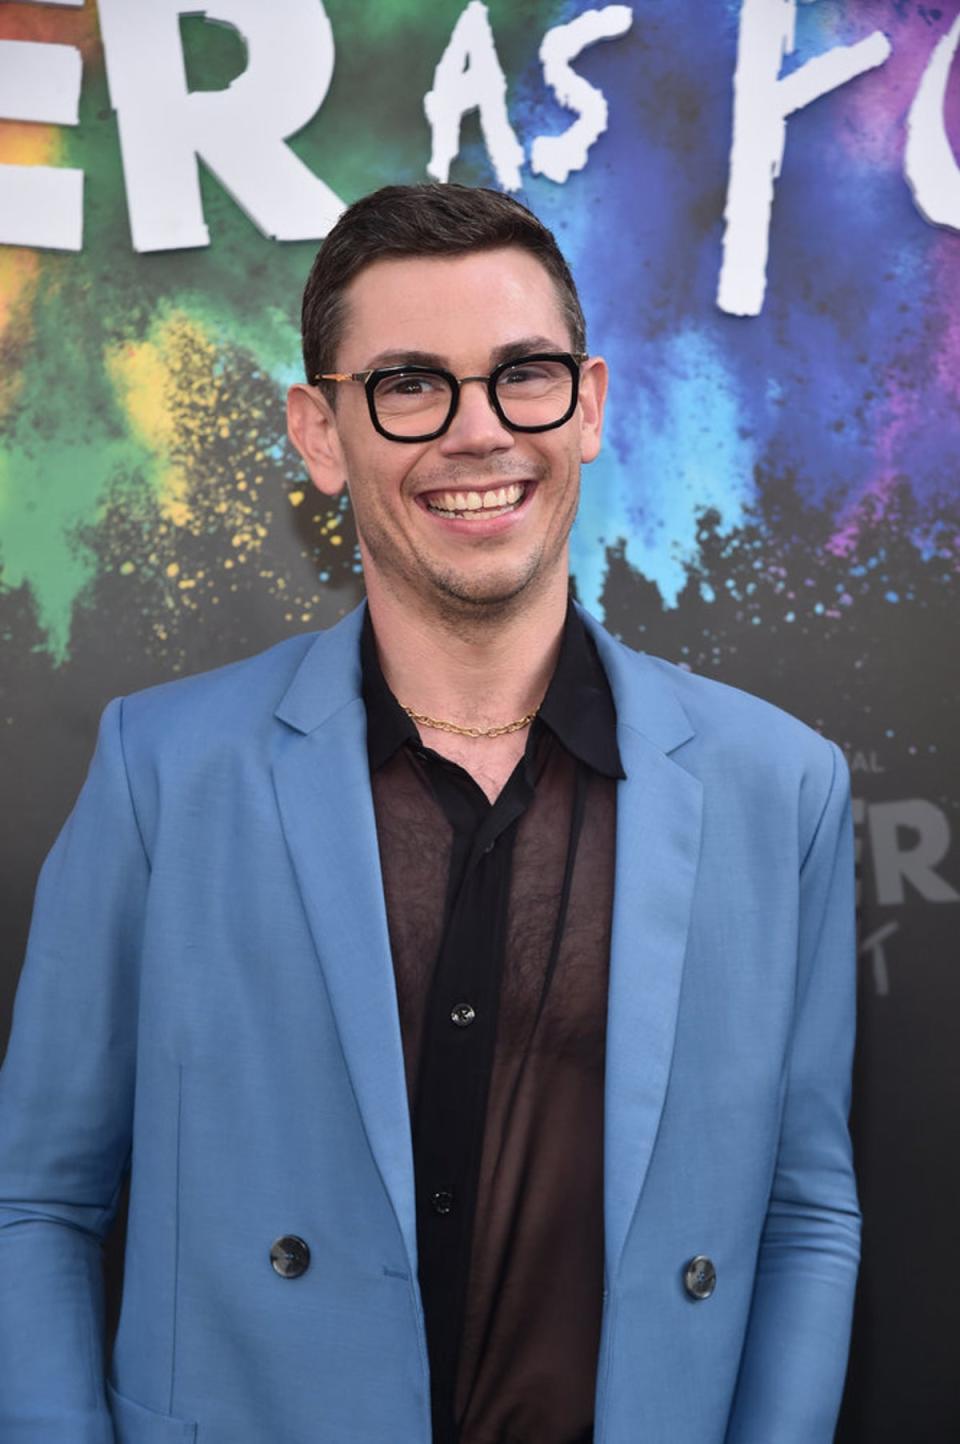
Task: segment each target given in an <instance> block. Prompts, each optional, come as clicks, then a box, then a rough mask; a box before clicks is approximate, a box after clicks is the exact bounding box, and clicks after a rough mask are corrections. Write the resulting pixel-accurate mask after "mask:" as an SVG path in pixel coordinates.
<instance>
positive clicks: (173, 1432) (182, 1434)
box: [107, 1379, 197, 1444]
mask: <svg viewBox="0 0 960 1444" xmlns="http://www.w3.org/2000/svg"><path fill="white" fill-rule="evenodd" d="M107 1403H108V1404H109V1405H110V1413H111V1414H112V1416H113V1427H114V1430H115V1432H116V1436H117V1444H195V1441H196V1437H197V1426H196V1424H191V1423H189V1422H188V1421H187V1420H186V1419H175V1418H174V1417H173V1415H172V1414H157V1413H156V1412H155V1411H154V1410H153V1409H145V1408H144V1406H143V1405H142V1404H135V1403H134V1402H133V1400H132V1399H127V1398H125V1397H124V1395H123V1394H118V1393H117V1391H116V1389H115V1388H114V1387H113V1385H112V1384H111V1383H110V1380H109V1379H108V1380H107Z"/></svg>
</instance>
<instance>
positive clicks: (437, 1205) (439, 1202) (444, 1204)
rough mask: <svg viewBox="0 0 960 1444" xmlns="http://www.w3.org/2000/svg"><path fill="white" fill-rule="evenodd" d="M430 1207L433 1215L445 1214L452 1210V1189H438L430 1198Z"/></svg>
mask: <svg viewBox="0 0 960 1444" xmlns="http://www.w3.org/2000/svg"><path fill="white" fill-rule="evenodd" d="M430 1205H431V1207H432V1208H433V1211H434V1213H439V1214H447V1213H449V1212H450V1211H451V1209H452V1208H453V1189H452V1188H438V1189H437V1191H436V1193H433V1194H431V1196H430Z"/></svg>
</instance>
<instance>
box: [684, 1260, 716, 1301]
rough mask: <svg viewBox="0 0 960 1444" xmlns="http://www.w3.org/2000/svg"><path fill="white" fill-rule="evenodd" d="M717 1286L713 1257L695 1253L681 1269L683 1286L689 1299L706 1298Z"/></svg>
mask: <svg viewBox="0 0 960 1444" xmlns="http://www.w3.org/2000/svg"><path fill="white" fill-rule="evenodd" d="M716 1286H717V1270H716V1268H715V1266H714V1263H713V1259H709V1258H707V1257H706V1255H705V1254H697V1256H696V1258H692V1259H691V1260H690V1262H689V1263H688V1264H687V1266H686V1268H685V1269H684V1271H683V1287H684V1288H685V1289H686V1291H687V1294H688V1296H689V1297H690V1298H691V1299H708V1298H709V1297H710V1295H711V1294H712V1293H713V1291H714V1289H715V1288H716Z"/></svg>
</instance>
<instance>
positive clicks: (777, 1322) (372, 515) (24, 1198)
mask: <svg viewBox="0 0 960 1444" xmlns="http://www.w3.org/2000/svg"><path fill="white" fill-rule="evenodd" d="M304 356H305V362H306V377H307V379H306V382H305V383H304V384H303V385H298V386H295V387H293V389H292V391H291V394H290V397H289V425H290V435H291V437H292V439H293V441H294V443H295V445H296V446H297V448H298V450H299V451H300V453H301V455H302V456H303V459H304V462H305V464H306V467H307V470H308V472H309V474H310V477H311V479H312V481H313V482H314V484H315V485H316V486H318V487H319V488H320V489H321V491H323V492H325V493H328V494H335V493H336V492H337V491H339V489H340V488H341V487H342V486H344V485H346V486H348V487H349V491H350V498H351V503H352V507H353V512H354V515H355V518H356V524H357V532H358V536H359V539H360V548H361V554H362V558H363V564H364V573H365V579H366V587H367V595H368V607H367V608H366V609H360V610H358V611H357V612H356V613H354V614H353V615H351V616H349V617H347V618H346V619H345V620H344V621H343V622H342V623H340V625H338V626H337V627H334V628H333V629H332V630H331V631H329V632H327V633H325V634H321V635H319V636H316V637H309V636H308V637H299V638H296V639H293V640H292V641H288V642H285V643H282V644H281V645H280V646H278V647H275V648H273V649H272V650H270V651H269V652H266V653H265V654H263V655H262V656H260V657H256V658H253V659H251V660H250V661H247V662H242V663H239V664H237V665H235V666H232V667H227V668H225V669H222V670H220V671H218V672H214V673H210V674H207V675H206V676H200V677H196V678H192V679H189V680H187V681H183V682H177V683H174V684H172V685H168V686H164V687H161V688H158V689H153V690H152V691H150V692H147V693H143V694H140V695H138V696H135V697H132V698H128V699H126V701H124V702H122V703H120V702H117V703H113V704H111V706H110V707H109V708H108V709H107V712H106V713H105V716H104V719H103V723H102V727H101V735H100V740H99V745H98V749H97V753H96V756H95V759H94V762H93V764H92V767H91V772H90V776H89V778H88V780H87V783H86V786H85V788H84V790H83V793H82V794H81V798H80V800H79V802H78V804H77V807H76V808H75V810H74V813H73V815H72V817H71V819H70V821H69V822H68V824H67V827H66V828H65V830H64V833H63V834H62V836H61V838H60V840H59V841H58V843H57V846H56V847H55V849H54V851H53V853H52V855H51V857H50V859H49V860H48V862H47V864H46V866H45V869H44V873H43V876H42V879H41V883H40V887H39V890H38V899H37V906H36V912H35V918H34V924H33V929H32V934H31V944H30V950H29V955H28V960H27V963H26V966H25V969H24V974H23V979H22V982H21V987H20V992H19V995H18V1001H17V1008H16V1016H15V1024H14V1030H13V1035H12V1040H11V1044H10V1048H9V1054H8V1058H7V1061H6V1065H5V1069H4V1072H3V1074H2V1075H0V1223H2V1224H3V1227H2V1228H0V1277H2V1279H3V1291H2V1299H0V1365H2V1381H3V1385H2V1387H3V1393H2V1395H0V1437H2V1439H3V1441H4V1444H113V1441H114V1439H116V1440H117V1441H118V1444H171V1441H174V1440H176V1441H181V1444H183V1441H196V1444H267V1441H276V1444H408V1441H409V1444H427V1441H429V1440H431V1439H433V1440H434V1441H436V1444H453V1441H459V1444H575V1441H587V1440H591V1439H595V1440H597V1441H605V1444H644V1441H649V1444H827V1441H828V1440H830V1439H831V1438H832V1431H833V1426H834V1422H835V1418H836V1412H837V1407H838V1403H839V1397H840V1391H841V1387H842V1383H843V1376H844V1369H845V1362H846V1351H847V1342H848V1333H849V1325H850V1310H851V1300H852V1292H853V1285H854V1278H855V1273H856V1266H857V1256H858V1233H859V1216H858V1211H857V1203H856V1194H855V1189H854V1184H853V1179H852V1174H851V1167H850V1150H849V1139H848V1135H847V1130H846V1110H847V1101H848V1086H849V1068H850V1052H851V1040H852V1021H853V964H852V959H853V909H852V861H851V857H852V854H851V832H850V823H849V804H848V793H847V779H846V771H845V768H844V765H843V762H842V759H841V757H840V754H839V753H838V751H837V749H836V748H835V747H834V746H833V745H832V744H830V743H828V742H825V741H824V740H822V739H821V738H820V737H818V736H817V735H816V734H814V733H812V732H811V731H809V730H808V729H807V728H805V727H803V726H802V725H801V724H800V723H798V722H796V721H794V720H793V719H791V718H789V717H787V716H785V715H784V714H783V713H781V712H779V711H777V710H776V709H774V708H772V707H769V706H767V705H766V704H764V703H762V702H759V701H757V700H755V699H753V698H750V697H747V696H746V695H744V694H743V693H739V692H736V691H734V690H732V689H729V688H726V687H723V686H720V685H718V684H715V683H712V682H707V681H704V680H701V679H698V678H696V677H692V676H690V675H688V674H687V673H685V672H683V671H681V670H679V669H676V668H674V667H672V666H671V665H669V664H668V663H665V662H660V661H657V660H655V659H652V658H645V657H638V656H636V655H634V654H633V653H631V652H629V651H627V649H625V648H624V647H622V646H620V645H619V644H618V643H616V642H615V641H614V640H613V639H612V638H611V637H610V636H609V635H607V634H606V633H605V632H604V631H603V629H602V628H601V627H600V626H599V625H598V624H597V623H596V622H594V621H593V620H592V619H590V618H589V617H588V616H587V615H586V614H585V613H583V612H581V611H580V610H579V609H577V608H576V607H574V606H572V605H571V604H570V603H569V602H568V567H567V540H568V535H569V531H570V526H571V524H572V521H573V518H574V514H575V511H576V506H577V496H578V488H579V473H580V466H581V463H582V462H585V461H591V460H593V458H594V457H595V456H596V455H597V452H598V449H599V446H600V438H601V424H602V417H603V405H604V397H605V392H606V384H607V373H606V367H605V365H604V363H603V361H602V360H601V359H600V358H598V357H591V356H589V355H588V353H587V348H586V341H585V337H584V330H583V318H582V315H581V311H580V306H579V302H578V300H577V296H576V291H575V289H574V286H573V281H572V278H571V277H570V273H569V271H568V269H567V267H566V264H565V262H564V261H563V258H562V257H561V256H560V253H559V252H558V250H557V248H556V244H555V242H554V240H553V237H552V236H551V235H550V234H549V232H547V231H546V230H545V229H544V228H543V227H542V226H541V225H540V224H539V222H537V221H536V220H535V218H534V217H532V216H531V215H530V214H529V213H528V212H527V211H525V210H524V209H523V207H521V206H519V205H518V204H517V203H516V202H514V201H512V200H510V199H508V198H506V197H503V196H499V195H496V194H494V193H492V192H487V191H479V190H469V189H466V188H462V187H459V186H442V187H410V188H404V187H395V188H388V189H386V190H384V191H380V192H378V193H376V194H375V195H373V196H371V197H368V198H366V199H365V200H363V201H360V202H359V203H358V204H357V205H356V206H354V207H352V208H351V209H350V210H348V211H347V213H346V215H345V216H344V217H343V218H342V220H341V221H340V222H339V223H338V225H337V227H336V229H335V230H334V231H333V232H332V233H331V235H330V236H329V237H328V239H327V241H326V242H325V243H324V245H323V247H322V248H321V250H320V253H319V255H318V258H317V261H316V263H315V265H314V268H313V271H312V273H311V277H310V280H309V282H308V285H307V290H306V294H305V297H304ZM620 384H621V385H622V384H623V383H622V381H621V383H620ZM128 1166H129V1168H130V1172H131V1186H130V1210H129V1223H128V1240H127V1255H126V1268H125V1281H124V1298H123V1309H122V1315H121V1321H120V1326H119V1332H118V1336H117V1339H116V1343H115V1347H114V1351H113V1357H112V1361H111V1363H110V1370H109V1378H108V1380H107V1381H106V1384H104V1381H103V1372H104V1361H103V1340H102V1311H101V1303H100V1288H101V1284H100V1277H99V1246H100V1243H101V1240H102V1238H103V1235H104V1233H105V1232H106V1230H107V1228H108V1227H109V1224H110V1220H111V1218H112V1215H113V1212H114V1209H115V1206H116V1201H117V1197H118V1193H119V1190H120V1187H121V1183H122V1180H123V1178H124V1175H125V1173H126V1171H127V1168H128Z"/></svg>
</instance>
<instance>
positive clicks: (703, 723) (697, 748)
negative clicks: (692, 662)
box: [593, 622, 842, 791]
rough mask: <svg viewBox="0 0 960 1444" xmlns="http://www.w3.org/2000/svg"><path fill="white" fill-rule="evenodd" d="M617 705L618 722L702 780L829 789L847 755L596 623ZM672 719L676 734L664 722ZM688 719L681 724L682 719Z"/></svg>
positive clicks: (773, 711) (785, 717)
mask: <svg viewBox="0 0 960 1444" xmlns="http://www.w3.org/2000/svg"><path fill="white" fill-rule="evenodd" d="M593 630H594V634H595V639H596V640H597V642H598V645H599V647H600V652H601V658H602V660H603V661H604V663H605V666H606V669H607V673H608V676H609V678H610V681H611V684H612V685H613V689H614V696H615V699H616V701H617V715H618V720H619V721H621V722H622V723H623V724H624V725H626V726H628V727H629V726H632V727H634V728H635V730H637V731H639V732H641V733H644V734H645V735H646V736H648V737H650V738H651V740H653V741H655V742H657V743H658V744H660V745H664V744H666V745H667V750H673V748H675V747H676V746H679V745H681V744H682V747H681V751H680V752H676V753H675V755H677V757H678V760H680V759H681V757H682V764H683V765H685V766H688V767H689V768H690V770H691V771H694V772H696V773H698V774H700V775H701V776H704V775H707V774H710V775H713V776H716V775H717V773H718V772H725V773H727V775H728V776H729V777H730V779H731V780H734V779H738V780H739V781H740V782H744V781H746V780H747V779H752V780H754V781H758V780H759V781H761V783H762V781H763V780H764V779H765V780H767V781H772V780H773V779H774V778H775V777H776V778H778V779H779V781H780V782H788V781H789V780H790V779H792V780H793V782H794V783H797V782H801V783H802V782H803V781H804V780H807V781H809V780H811V779H816V784H815V790H817V791H819V790H820V789H821V787H828V786H829V785H830V781H831V779H832V777H833V774H834V771H835V769H836V768H837V766H839V765H841V761H840V759H841V757H842V754H840V753H839V749H838V748H836V747H835V746H834V745H833V744H832V743H830V742H829V741H828V740H827V739H826V738H825V737H824V736H823V735H822V734H821V733H820V732H818V731H817V730H816V729H815V728H814V727H811V726H810V725H808V724H807V723H806V722H802V721H801V720H800V719H799V718H798V717H795V716H793V714H792V713H790V712H787V711H785V710H784V709H783V708H781V707H779V706H777V705H776V704H775V703H773V702H769V701H767V700H765V699H764V698H763V697H759V696H756V695H755V694H754V693H752V692H748V691H744V690H743V689H742V688H740V687H734V686H731V685H730V684H729V683H726V682H721V681H718V680H717V679H715V678H713V677H706V676H704V675H702V674H700V673H697V672H692V671H690V670H689V669H688V668H687V667H685V666H681V665H679V664H677V663H675V662H670V661H667V660H666V659H665V658H663V657H656V656H653V655H651V654H650V653H647V652H637V651H634V650H633V649H632V648H630V647H628V646H627V645H626V644H625V643H623V642H621V641H620V640H619V639H617V638H615V637H613V636H612V635H611V634H610V633H609V632H607V631H606V630H605V629H603V628H602V627H600V626H599V625H598V624H597V623H595V622H594V623H593ZM666 715H668V716H669V717H670V722H671V732H672V736H671V735H669V734H668V733H667V729H666V728H665V726H664V724H663V720H662V719H663V717H664V716H666ZM679 718H682V719H683V720H684V724H685V725H684V726H681V725H680V724H679V722H678V720H677V719H679Z"/></svg>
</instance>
